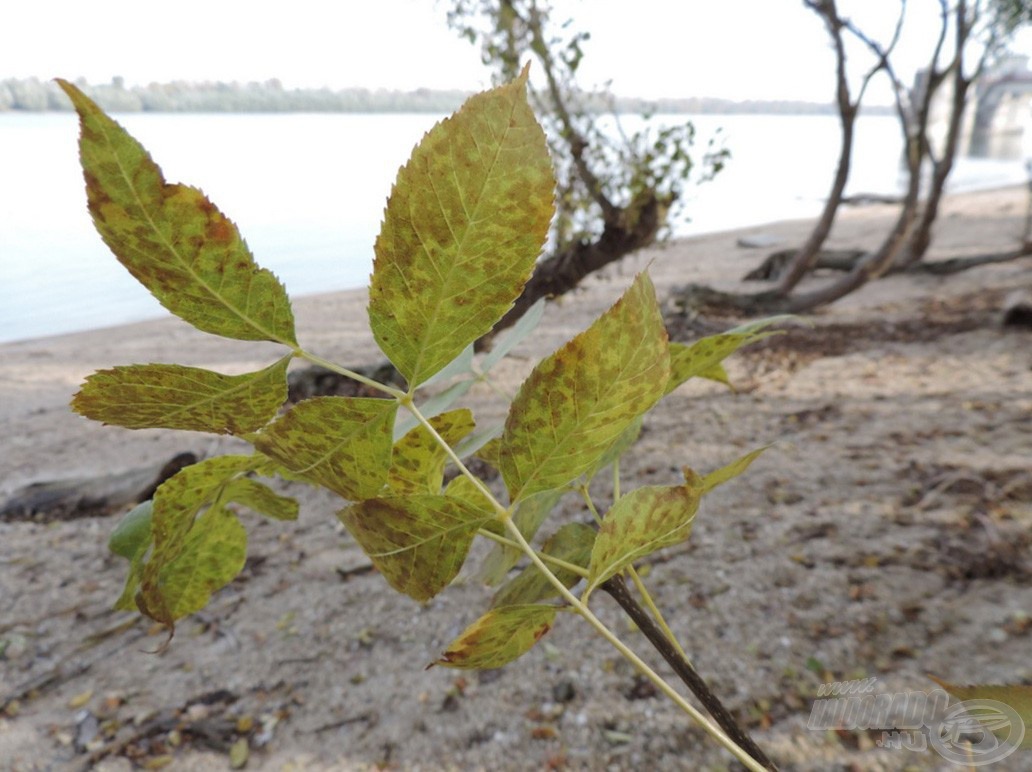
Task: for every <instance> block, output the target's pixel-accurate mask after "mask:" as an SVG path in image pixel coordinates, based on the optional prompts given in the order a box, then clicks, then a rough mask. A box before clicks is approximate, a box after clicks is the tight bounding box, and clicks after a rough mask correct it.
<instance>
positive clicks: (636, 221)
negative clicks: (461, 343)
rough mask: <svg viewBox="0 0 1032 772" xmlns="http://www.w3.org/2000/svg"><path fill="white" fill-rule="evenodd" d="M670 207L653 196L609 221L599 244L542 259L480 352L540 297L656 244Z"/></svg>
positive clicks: (479, 346)
mask: <svg viewBox="0 0 1032 772" xmlns="http://www.w3.org/2000/svg"><path fill="white" fill-rule="evenodd" d="M667 208H668V205H667V204H666V203H665V202H663V201H660V200H658V199H657V198H656V197H655V196H654V195H650V196H649V198H648V199H647V200H646V201H645V203H644V204H643V205H641V206H640V207H633V208H632V207H628V208H627V209H624V210H621V213H623V214H624V216H622V217H616V218H608V219H607V220H606V224H605V226H604V227H603V230H602V235H601V236H600V237H599V239H598V240H597V241H592V242H584V241H581V242H577V243H574V244H569V245H567V247H566V248H565V249H562V250H561V251H559V252H557V253H556V254H554V255H551V256H549V257H548V258H546V259H545V260H542V261H541V262H540V263H538V265H537V267H536V268H535V269H534V274H533V275H532V276H531V277H530V281H528V282H527V285H526V287H524V288H523V294H521V295H520V296H519V298H517V299H516V302H515V303H514V304H513V307H512V308H511V309H509V312H508V313H507V314H506V315H505V316H503V317H502V318H501V319H499V320H498V322H497V323H496V324H495V326H494V327H493V328H492V330H491V332H489V333H488V334H487V335H485V336H484V337H482V338H481V339H480V340H479V341H477V349H478V350H483V349H485V348H488V347H490V343H491V340H492V339H493V338H494V336H495V335H497V334H498V333H499V332H501V331H502V330H504V329H506V328H508V327H511V326H512V325H513V324H515V323H516V322H517V320H519V318H520V317H521V316H523V314H525V313H526V312H527V310H528V309H529V308H530V307H531V306H532V305H534V304H535V303H536V302H537V301H538V300H540V299H541V298H546V297H548V298H554V297H559V296H560V295H563V294H565V293H567V292H569V291H570V290H572V289H574V288H575V287H577V285H578V284H580V283H581V281H582V280H583V279H584V278H585V277H587V276H588V275H589V274H591V273H594V272H595V271H597V270H599V269H600V268H604V267H605V266H607V265H609V264H610V263H615V262H617V261H618V260H621V259H622V258H624V257H626V256H627V255H629V254H631V253H632V252H635V251H637V250H639V249H642V248H643V247H647V246H649V245H650V244H652V243H654V242H655V240H656V237H657V235H658V234H659V229H660V228H661V227H663V224H664V223H665V222H666V213H667ZM632 210H636V211H637V215H636V216H635V217H634V218H633V221H632V222H630V223H629V224H628V223H627V222H626V220H628V219H630V218H628V217H627V216H626V213H627V212H628V211H632Z"/></svg>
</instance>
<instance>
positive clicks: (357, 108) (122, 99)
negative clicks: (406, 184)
mask: <svg viewBox="0 0 1032 772" xmlns="http://www.w3.org/2000/svg"><path fill="white" fill-rule="evenodd" d="M75 83H76V85H77V86H79V87H80V88H81V89H82V90H83V91H84V92H85V93H86V94H87V95H89V96H90V97H91V98H93V99H94V100H95V101H96V102H97V103H98V104H99V105H100V106H101V107H102V108H103V109H104V110H106V111H108V112H113V113H135V112H150V113H313V112H325V113H450V112H452V111H454V110H456V109H458V107H459V106H460V105H461V104H462V103H463V102H464V101H465V100H466V99H467V98H468V97H469V96H470V93H471V92H468V91H460V90H434V89H415V90H413V91H391V90H387V89H375V90H371V89H366V88H348V89H341V90H336V91H335V90H332V89H329V88H321V89H288V88H284V87H283V85H282V84H280V82H279V81H277V80H269V81H265V82H263V83H258V82H250V83H240V82H236V81H234V82H231V83H223V82H204V83H191V82H186V81H173V82H171V83H151V84H149V85H147V86H126V85H125V83H124V82H123V81H122V80H121V79H120V78H115V79H113V80H112V81H111V82H110V83H106V84H90V83H87V82H86V81H85V80H83V79H81V78H80V79H78V80H76V81H75ZM583 107H584V109H585V110H587V111H588V112H592V113H607V112H613V111H615V112H617V113H623V114H642V113H663V114H678V115H679V114H686V115H708V114H720V115H835V114H836V108H835V106H834V104H833V103H832V102H830V101H829V102H827V103H820V102H803V101H795V100H774V99H753V100H746V101H734V100H730V99H720V98H717V97H679V98H667V99H641V98H636V97H615V98H612V99H609V98H607V97H606V96H604V95H601V94H586V95H585V100H584V105H583ZM71 109H72V108H71V103H70V102H69V101H68V98H67V97H66V96H65V95H64V93H62V92H61V90H60V89H59V88H58V87H57V84H56V83H54V82H52V81H45V80H40V79H38V78H26V79H17V78H8V79H6V80H0V113H4V112H30V113H38V112H69V111H71ZM864 112H865V113H866V114H868V115H887V114H892V112H893V110H892V108H890V107H887V106H872V107H868V108H865V109H864Z"/></svg>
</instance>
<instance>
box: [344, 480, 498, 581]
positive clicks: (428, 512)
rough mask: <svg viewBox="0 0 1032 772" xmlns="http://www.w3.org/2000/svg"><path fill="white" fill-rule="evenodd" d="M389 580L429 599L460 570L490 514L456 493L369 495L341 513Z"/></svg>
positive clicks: (377, 566) (360, 544)
mask: <svg viewBox="0 0 1032 772" xmlns="http://www.w3.org/2000/svg"><path fill="white" fill-rule="evenodd" d="M337 516H338V517H339V518H340V520H341V522H343V523H344V525H345V526H347V529H348V531H350V532H351V535H352V536H354V537H355V541H357V542H358V543H359V546H361V547H362V549H363V550H364V551H365V553H366V555H368V556H369V559H370V560H372V561H373V565H375V566H376V568H377V570H379V571H380V573H382V574H383V576H384V578H385V579H386V580H387V582H388V584H390V585H391V587H393V588H394V589H396V590H397V591H398V592H402V593H404V594H406V595H408V596H409V597H410V598H414V599H415V600H420V601H423V600H429V599H430V598H432V597H433V596H434V595H436V594H437V593H439V592H440V591H441V590H443V589H444V588H445V587H447V586H448V585H449V584H450V583H451V581H452V579H454V578H455V576H456V575H457V574H458V573H459V569H461V568H462V564H463V562H465V560H466V555H467V554H468V553H469V548H470V545H471V544H472V543H473V537H474V536H476V533H477V529H479V528H480V527H481V526H483V525H484V524H486V523H487V522H488V521H490V520H491V517H492V515H491V513H490V512H485V511H484V509H483V508H478V507H475V506H473V505H471V504H469V503H467V502H466V501H464V500H462V499H460V498H457V497H453V496H431V495H416V496H392V497H387V498H378V499H367V500H366V501H362V502H359V503H358V504H353V505H352V506H350V507H346V508H345V509H343V510H341V511H340V512H339V513H338V515H337Z"/></svg>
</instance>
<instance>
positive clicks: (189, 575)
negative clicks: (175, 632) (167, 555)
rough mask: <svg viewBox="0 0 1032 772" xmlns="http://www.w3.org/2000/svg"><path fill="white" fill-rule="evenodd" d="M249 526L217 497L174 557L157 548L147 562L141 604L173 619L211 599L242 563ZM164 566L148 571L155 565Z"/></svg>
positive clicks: (165, 619) (150, 613)
mask: <svg viewBox="0 0 1032 772" xmlns="http://www.w3.org/2000/svg"><path fill="white" fill-rule="evenodd" d="M246 558H247V531H245V530H244V527H243V526H242V525H241V524H240V521H239V520H238V519H237V517H236V515H234V514H233V513H232V512H230V511H229V510H228V509H226V507H225V505H224V502H221V501H215V502H213V503H212V505H211V506H210V507H208V509H207V510H205V512H204V513H203V514H201V515H200V516H199V517H197V519H196V521H195V522H194V524H193V526H192V527H191V528H190V531H189V533H188V534H187V535H186V537H185V538H184V539H183V542H182V545H181V546H180V548H179V549H178V550H176V555H175V557H174V558H173V559H170V560H167V561H165V560H163V559H162V556H161V554H160V553H159V552H158V551H157V550H155V554H154V556H153V557H152V558H151V559H150V561H148V563H147V566H146V567H145V568H144V576H143V581H142V582H141V588H140V595H139V596H138V598H137V604H138V605H139V607H140V610H141V611H144V613H146V614H147V615H148V616H150V617H151V618H152V619H156V620H157V621H159V622H162V623H164V624H166V625H169V626H172V624H173V623H174V621H175V620H177V619H181V618H182V617H185V616H187V615H188V614H192V613H194V612H195V611H199V610H201V609H202V608H204V607H205V606H206V605H208V600H209V599H210V598H211V594H212V593H213V592H215V590H218V589H220V588H221V587H224V586H225V585H227V584H229V582H231V581H232V580H233V579H234V577H236V575H237V574H239V573H240V571H241V569H243V567H244V560H245V559H246ZM152 565H155V566H159V567H160V568H159V569H158V570H156V571H154V572H153V576H150V577H148V569H149V568H150V567H151V566H152Z"/></svg>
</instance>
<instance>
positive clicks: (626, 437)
mask: <svg viewBox="0 0 1032 772" xmlns="http://www.w3.org/2000/svg"><path fill="white" fill-rule="evenodd" d="M641 425H642V417H641V416H638V417H637V418H636V419H634V421H632V422H631V424H630V426H628V427H627V428H626V429H624V430H623V431H622V432H621V433H620V435H619V436H618V437H617V438H616V439H615V440H613V442H612V444H611V445H610V446H609V447H608V448H606V452H605V453H603V454H602V455H601V456H599V457H598V460H597V461H595V463H593V464H592V465H591V466H590V467H589V468H588V471H587V472H585V473H584V476H585V477H586V478H587V479H588V480H591V479H592V478H593V477H594V476H595V475H597V474H598V473H599V472H601V471H602V470H603V469H605V468H606V467H607V466H609V465H610V464H612V463H614V462H616V461H617V460H619V458H620V457H621V456H622V455H623V454H624V453H625V452H626V451H627V449H628V448H630V447H631V446H632V445H633V444H634V443H636V442H637V441H638V437H640V436H641Z"/></svg>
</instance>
